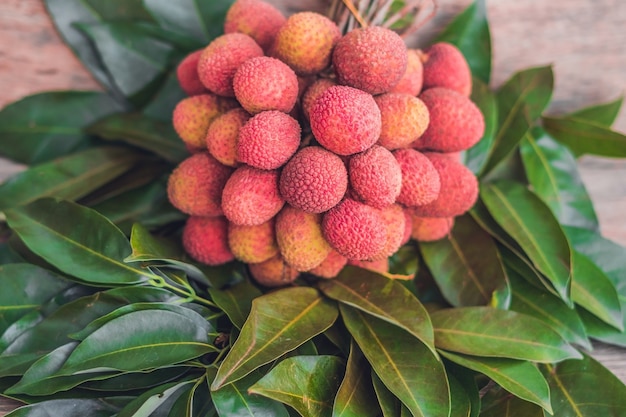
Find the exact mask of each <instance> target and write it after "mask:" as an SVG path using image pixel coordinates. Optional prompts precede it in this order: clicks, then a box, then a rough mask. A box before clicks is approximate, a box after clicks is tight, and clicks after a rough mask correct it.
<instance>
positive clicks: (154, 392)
mask: <svg viewBox="0 0 626 417" xmlns="http://www.w3.org/2000/svg"><path fill="white" fill-rule="evenodd" d="M194 383H195V381H193V380H191V381H182V382H170V383H168V384H164V385H161V386H159V387H155V388H153V389H151V390H148V391H146V392H144V393H143V394H141V395H140V396H139V397H137V398H136V399H135V400H133V401H131V402H130V403H129V404H128V405H127V406H126V407H124V408H123V409H122V410H121V411H120V412H119V414H116V416H115V417H149V416H152V417H157V416H159V415H164V416H167V415H168V411H169V408H171V406H172V405H173V403H174V402H175V401H176V400H177V399H178V398H179V397H180V396H181V395H183V394H184V393H185V391H186V390H188V389H189V388H190V387H192V386H193V384H194ZM158 411H161V412H162V413H163V414H160V413H159V414H158Z"/></svg>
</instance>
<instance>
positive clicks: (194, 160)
mask: <svg viewBox="0 0 626 417" xmlns="http://www.w3.org/2000/svg"><path fill="white" fill-rule="evenodd" d="M232 172H233V169H232V168H229V167H227V166H224V165H222V164H220V163H219V161H217V160H216V159H215V158H213V157H212V156H211V155H209V154H208V153H206V152H201V153H196V154H194V155H192V156H190V157H189V158H187V159H185V160H184V161H183V162H181V163H180V164H179V165H178V167H176V169H174V171H173V172H172V174H171V175H170V177H169V180H168V183H167V195H168V197H169V200H170V203H172V205H173V206H174V207H176V208H177V209H178V210H180V211H182V212H183V213H186V214H189V215H193V216H219V215H221V214H222V206H221V202H222V189H223V188H224V185H225V184H226V181H227V180H228V178H229V177H230V175H231V174H232Z"/></svg>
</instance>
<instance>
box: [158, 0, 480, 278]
mask: <svg viewBox="0 0 626 417" xmlns="http://www.w3.org/2000/svg"><path fill="white" fill-rule="evenodd" d="M224 32H225V34H224V35H222V36H220V37H218V38H216V39H215V40H213V41H212V42H211V43H210V44H209V45H208V46H207V47H206V48H204V49H202V50H200V51H197V52H194V53H192V54H191V55H189V56H188V57H187V58H185V59H184V60H183V61H182V62H181V63H180V65H179V67H178V78H179V82H180V85H181V87H182V88H183V90H184V91H185V92H186V93H187V94H188V95H189V97H187V98H185V99H183V100H182V101H181V102H180V103H179V104H178V105H177V107H176V109H175V110H174V114H173V124H174V127H175V129H176V131H177V133H178V134H179V136H180V137H181V139H182V140H183V141H184V142H185V144H186V146H187V148H188V149H189V151H190V152H191V156H190V157H189V158H188V159H186V160H184V161H183V162H182V163H181V164H180V165H179V166H178V167H177V168H176V169H175V170H174V172H173V173H172V175H171V176H170V179H169V183H168V193H169V198H170V201H171V203H172V204H173V205H174V206H175V207H177V208H178V209H179V210H181V211H182V212H184V213H186V214H188V215H189V216H190V217H189V218H188V220H187V222H186V225H185V227H184V230H183V236H182V240H183V245H184V247H185V249H186V251H187V252H188V253H189V255H190V256H191V257H193V258H194V259H196V260H197V261H199V262H202V263H205V264H208V265H218V264H222V263H226V262H230V261H232V260H234V259H238V260H240V261H242V262H245V263H247V264H248V265H249V270H250V273H251V275H252V277H253V278H254V279H255V280H257V281H258V282H259V283H260V284H262V285H266V286H279V285H284V284H287V283H289V282H292V281H293V280H295V279H296V277H297V276H298V275H299V273H301V272H307V273H310V274H312V275H315V276H318V277H323V278H332V277H334V276H336V275H337V274H338V273H339V272H340V270H341V269H342V268H343V267H344V266H345V265H346V264H348V263H350V264H355V265H359V266H363V267H366V268H370V269H374V270H377V271H381V272H384V271H386V270H387V268H388V259H389V257H390V256H391V255H393V254H394V253H395V252H396V251H397V250H398V249H399V248H400V247H401V246H402V245H403V244H405V243H406V242H408V240H409V239H411V237H412V238H414V239H417V240H420V241H429V240H436V239H441V238H444V237H445V236H447V235H448V234H449V232H450V230H451V228H452V225H453V223H454V217H455V216H458V215H461V214H463V213H464V212H466V211H467V210H469V209H470V208H471V207H472V206H473V204H474V203H475V201H476V198H477V194H478V184H477V180H476V178H475V176H474V175H473V173H472V172H471V171H470V170H469V169H468V168H466V167H465V166H464V165H463V164H462V163H461V162H460V157H459V155H460V151H463V150H465V149H468V148H470V147H471V146H473V145H474V144H475V143H477V142H478V141H479V140H480V138H481V137H482V135H483V131H484V120H483V116H482V114H481V112H480V110H479V109H478V108H477V107H476V105H475V104H474V103H472V101H471V100H470V99H469V94H470V91H471V85H472V80H471V75H470V70H469V67H468V64H467V62H466V61H465V59H464V57H463V55H462V54H461V53H460V51H459V50H458V49H457V48H456V47H454V46H452V45H450V44H446V43H437V44H434V45H432V46H431V47H430V48H428V49H426V50H424V51H420V50H413V49H407V47H406V46H405V44H404V41H403V40H402V38H401V37H400V36H399V35H398V34H396V33H395V32H393V31H392V30H389V29H386V28H382V27H375V26H372V27H366V28H358V29H354V30H352V31H350V32H349V33H347V34H345V35H343V36H342V34H341V31H340V30H339V28H338V27H337V25H336V24H335V23H334V22H333V21H331V20H330V19H328V18H327V17H325V16H323V15H320V14H317V13H313V12H301V13H297V14H294V15H292V16H290V17H289V18H286V17H285V16H284V15H283V14H282V13H281V12H280V11H279V10H278V9H276V8H275V7H274V6H272V5H270V4H268V3H265V2H263V1H260V0H237V1H236V2H235V3H234V4H233V5H232V7H231V8H230V9H229V11H228V14H227V16H226V20H225V25H224Z"/></svg>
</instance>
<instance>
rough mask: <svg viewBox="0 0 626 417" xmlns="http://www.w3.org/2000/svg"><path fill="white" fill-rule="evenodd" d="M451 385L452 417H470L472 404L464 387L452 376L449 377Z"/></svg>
mask: <svg viewBox="0 0 626 417" xmlns="http://www.w3.org/2000/svg"><path fill="white" fill-rule="evenodd" d="M448 384H449V385H450V417H470V416H471V415H472V403H471V402H470V399H469V396H468V394H467V391H465V388H463V385H462V384H461V383H460V382H459V381H458V380H457V379H456V378H455V377H453V376H452V375H448Z"/></svg>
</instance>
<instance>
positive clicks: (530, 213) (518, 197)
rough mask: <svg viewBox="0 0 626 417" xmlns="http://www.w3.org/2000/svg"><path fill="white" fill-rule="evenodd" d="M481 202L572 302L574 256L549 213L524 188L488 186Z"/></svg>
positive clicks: (502, 184)
mask: <svg viewBox="0 0 626 417" xmlns="http://www.w3.org/2000/svg"><path fill="white" fill-rule="evenodd" d="M480 195H481V198H482V200H483V202H484V203H485V205H486V206H487V208H488V209H489V212H490V213H491V215H492V216H493V217H494V219H495V220H496V221H497V222H498V224H499V225H500V226H501V227H502V228H503V229H504V230H506V232H507V233H508V234H509V235H511V236H512V237H513V238H514V239H515V241H516V242H517V243H518V244H519V245H520V246H521V247H522V249H523V250H524V252H526V254H527V255H528V257H529V258H530V259H531V261H532V262H533V265H534V266H535V267H536V268H537V269H538V270H539V271H540V272H541V273H543V274H544V275H545V276H546V277H547V278H548V279H550V281H551V282H552V284H553V285H554V287H555V289H556V290H557V291H558V293H559V295H560V296H561V298H563V300H566V301H568V300H569V299H570V285H571V263H572V261H571V253H570V247H569V243H568V242H567V238H566V237H565V234H564V233H563V230H562V229H561V226H560V225H559V223H558V221H557V220H556V219H555V218H554V216H553V215H552V213H551V212H550V209H549V208H548V207H547V206H546V205H545V203H543V202H542V201H541V200H540V199H539V197H537V196H536V195H535V194H533V193H532V192H531V191H529V190H528V189H527V188H526V187H524V186H523V185H522V184H519V183H514V182H511V181H501V182H497V183H493V184H485V185H483V187H482V188H481V191H480Z"/></svg>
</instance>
